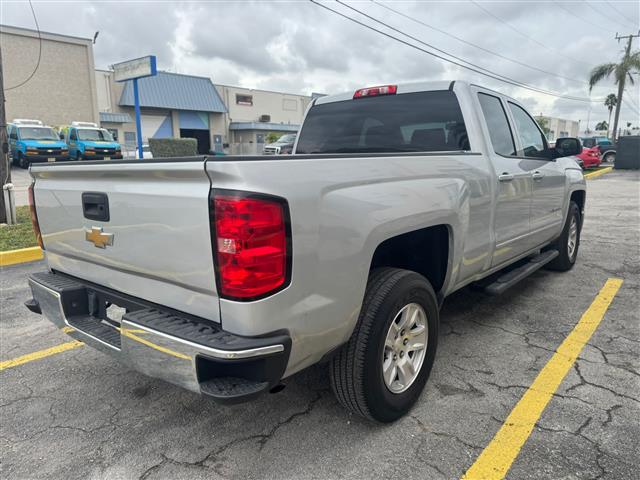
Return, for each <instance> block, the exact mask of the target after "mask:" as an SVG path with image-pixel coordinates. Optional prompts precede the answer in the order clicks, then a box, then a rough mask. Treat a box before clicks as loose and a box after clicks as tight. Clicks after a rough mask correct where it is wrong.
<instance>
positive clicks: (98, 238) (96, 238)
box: [84, 227, 113, 248]
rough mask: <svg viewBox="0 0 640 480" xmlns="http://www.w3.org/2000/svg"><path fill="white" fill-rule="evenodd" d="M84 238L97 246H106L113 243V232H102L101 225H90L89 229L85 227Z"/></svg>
mask: <svg viewBox="0 0 640 480" xmlns="http://www.w3.org/2000/svg"><path fill="white" fill-rule="evenodd" d="M84 238H85V240H86V241H87V242H92V243H93V244H94V245H95V246H96V247H98V248H107V245H113V233H103V232H102V227H91V230H88V229H86V230H85V231H84Z"/></svg>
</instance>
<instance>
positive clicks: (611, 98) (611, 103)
mask: <svg viewBox="0 0 640 480" xmlns="http://www.w3.org/2000/svg"><path fill="white" fill-rule="evenodd" d="M617 104H618V97H616V94H615V93H610V94H609V95H607V98H605V99H604V106H605V107H607V110H609V121H608V122H607V135H608V134H609V125H611V112H612V111H613V107H615V106H616V105H617ZM596 130H597V129H596Z"/></svg>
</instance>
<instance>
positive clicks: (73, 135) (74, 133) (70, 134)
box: [69, 128, 78, 140]
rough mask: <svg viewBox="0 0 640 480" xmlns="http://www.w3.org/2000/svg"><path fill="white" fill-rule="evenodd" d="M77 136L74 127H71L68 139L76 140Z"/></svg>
mask: <svg viewBox="0 0 640 480" xmlns="http://www.w3.org/2000/svg"><path fill="white" fill-rule="evenodd" d="M77 139H78V136H77V135H76V129H75V128H72V129H71V131H70V132H69V140H77Z"/></svg>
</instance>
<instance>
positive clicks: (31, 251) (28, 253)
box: [0, 247, 44, 267]
mask: <svg viewBox="0 0 640 480" xmlns="http://www.w3.org/2000/svg"><path fill="white" fill-rule="evenodd" d="M43 258H44V255H43V254H42V250H40V247H29V248H20V249H18V250H7V251H4V252H0V267H6V266H8V265H15V264H17V263H25V262H34V261H36V260H42V259H43Z"/></svg>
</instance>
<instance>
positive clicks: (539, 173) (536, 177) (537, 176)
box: [533, 170, 544, 180]
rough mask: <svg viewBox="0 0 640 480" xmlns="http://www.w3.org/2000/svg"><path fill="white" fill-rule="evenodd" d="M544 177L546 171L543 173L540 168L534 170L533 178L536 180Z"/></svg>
mask: <svg viewBox="0 0 640 480" xmlns="http://www.w3.org/2000/svg"><path fill="white" fill-rule="evenodd" d="M543 178H544V173H542V172H541V171H539V170H536V171H535V172H533V179H534V180H542V179H543Z"/></svg>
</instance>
